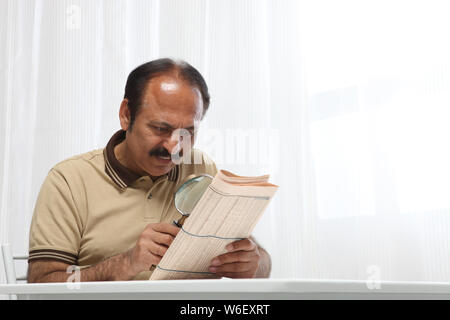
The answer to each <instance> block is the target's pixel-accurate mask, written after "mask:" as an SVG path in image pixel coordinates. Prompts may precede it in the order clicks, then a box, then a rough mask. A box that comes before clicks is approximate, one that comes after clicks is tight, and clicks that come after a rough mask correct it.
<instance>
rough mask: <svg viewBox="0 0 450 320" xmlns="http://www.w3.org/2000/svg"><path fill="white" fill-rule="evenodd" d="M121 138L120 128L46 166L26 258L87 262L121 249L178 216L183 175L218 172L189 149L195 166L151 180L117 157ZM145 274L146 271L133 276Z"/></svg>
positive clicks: (183, 166)
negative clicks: (97, 145)
mask: <svg viewBox="0 0 450 320" xmlns="http://www.w3.org/2000/svg"><path fill="white" fill-rule="evenodd" d="M123 139H125V131H122V130H120V131H118V132H117V133H115V134H114V135H113V136H112V138H111V139H110V141H109V142H108V144H107V146H106V148H103V149H99V150H94V151H91V152H88V153H84V154H81V155H78V156H74V157H72V158H70V159H67V160H64V161H62V162H60V163H58V164H57V165H56V166H54V167H53V168H52V169H51V170H50V172H49V173H48V176H47V178H46V179H45V181H44V183H43V185H42V187H41V190H40V193H39V196H38V199H37V202H36V206H35V210H34V214H33V219H32V222H31V228H30V241H29V259H28V260H29V261H34V260H38V259H51V260H57V261H61V262H65V263H68V264H74V265H79V266H90V265H94V264H96V263H98V262H100V261H102V260H105V259H107V258H109V257H111V256H114V255H116V254H119V253H122V252H125V251H127V250H129V249H130V248H132V247H133V246H134V245H135V243H136V241H137V240H138V238H139V236H140V234H141V233H142V231H143V230H144V228H145V227H146V226H147V224H149V223H156V222H169V223H171V222H172V221H173V220H175V219H178V218H179V217H180V215H179V213H178V211H176V209H175V206H174V201H173V199H174V198H173V197H174V193H175V191H176V189H177V188H178V187H179V186H180V185H181V184H182V183H183V182H184V181H185V180H186V178H187V177H188V176H190V175H191V174H194V175H199V174H204V173H206V174H209V175H211V176H215V174H216V173H217V168H216V165H215V164H214V162H213V161H212V160H211V159H210V158H209V157H208V156H207V155H206V154H204V153H202V152H201V151H199V150H197V149H193V150H192V159H194V157H195V159H201V163H200V164H194V163H193V162H191V163H193V164H184V163H181V164H179V165H176V166H175V167H174V168H173V169H172V170H171V171H170V172H169V173H168V174H166V175H164V176H161V177H158V179H156V181H152V179H151V178H150V177H149V176H139V175H137V174H136V173H134V172H132V171H130V170H128V169H127V168H126V167H124V166H122V165H121V164H120V163H119V161H118V160H117V159H116V157H115V155H114V146H116V145H117V144H118V143H120V142H121V141H123ZM197 162H198V161H197ZM149 277H150V271H149V272H142V273H140V274H139V275H138V276H137V277H136V278H135V279H148V278H149Z"/></svg>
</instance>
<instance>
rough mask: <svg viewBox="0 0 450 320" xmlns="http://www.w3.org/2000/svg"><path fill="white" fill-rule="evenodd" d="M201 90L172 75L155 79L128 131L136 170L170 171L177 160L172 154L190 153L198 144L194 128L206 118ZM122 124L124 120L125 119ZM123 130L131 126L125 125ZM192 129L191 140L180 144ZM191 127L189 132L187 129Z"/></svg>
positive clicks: (155, 172) (141, 171) (151, 173)
mask: <svg viewBox="0 0 450 320" xmlns="http://www.w3.org/2000/svg"><path fill="white" fill-rule="evenodd" d="M202 112H203V101H202V97H201V93H200V91H199V90H198V89H197V88H193V87H192V86H191V85H189V84H188V83H186V82H185V81H184V80H182V79H179V78H176V77H175V76H172V75H161V76H159V77H156V78H153V79H152V80H151V81H150V82H149V83H148V84H147V87H146V90H145V93H144V94H143V99H142V102H141V108H140V109H139V111H138V113H137V115H136V118H135V121H134V123H133V126H132V128H131V130H128V131H127V136H126V143H127V149H128V152H129V153H130V154H128V155H127V158H128V159H129V160H130V163H131V164H132V166H133V167H134V169H135V170H138V173H141V174H145V173H146V174H150V175H151V176H153V177H157V176H161V175H164V174H166V173H168V172H169V171H170V170H171V169H172V168H173V167H174V166H175V163H173V162H172V160H171V154H175V153H179V152H180V147H181V150H182V152H183V153H186V152H188V151H189V150H185V149H186V147H187V148H192V146H193V144H194V128H196V126H197V125H198V123H199V121H200V120H201V118H202ZM121 123H122V121H121ZM122 129H124V130H127V129H129V127H127V126H125V128H124V125H122ZM177 129H184V130H182V131H181V132H182V133H183V132H184V133H187V132H190V134H191V135H192V136H191V139H190V141H189V142H188V143H187V144H185V143H186V142H187V141H186V139H184V142H183V143H182V144H180V138H179V135H177V134H173V132H174V131H175V133H177V132H180V130H177ZM185 130H187V131H185Z"/></svg>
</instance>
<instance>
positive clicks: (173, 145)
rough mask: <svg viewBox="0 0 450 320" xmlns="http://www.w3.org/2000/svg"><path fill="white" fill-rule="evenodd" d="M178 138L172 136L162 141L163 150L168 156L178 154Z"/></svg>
mask: <svg viewBox="0 0 450 320" xmlns="http://www.w3.org/2000/svg"><path fill="white" fill-rule="evenodd" d="M180 142H181V141H180V137H179V136H177V135H174V134H172V135H171V136H170V137H169V138H167V139H166V140H165V141H164V144H163V146H164V148H166V150H167V151H169V153H170V154H177V153H179V152H180V149H181V145H180Z"/></svg>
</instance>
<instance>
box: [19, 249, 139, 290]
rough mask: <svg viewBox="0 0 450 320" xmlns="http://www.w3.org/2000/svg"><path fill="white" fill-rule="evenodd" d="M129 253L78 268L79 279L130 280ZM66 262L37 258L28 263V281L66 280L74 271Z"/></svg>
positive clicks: (132, 275)
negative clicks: (84, 267) (81, 268)
mask: <svg viewBox="0 0 450 320" xmlns="http://www.w3.org/2000/svg"><path fill="white" fill-rule="evenodd" d="M129 261H130V259H129V253H128V252H126V253H122V254H118V255H116V256H114V257H111V258H109V259H106V260H104V261H102V262H99V263H97V264H96V265H93V266H91V267H88V268H86V269H83V270H79V272H80V278H79V281H110V280H131V279H133V277H134V276H135V274H133V272H132V271H131V268H129V266H130V262H129ZM74 272H78V271H74V268H70V265H69V264H67V263H63V262H59V261H52V260H37V261H32V262H30V263H29V266H28V282H30V283H32V282H66V281H67V279H68V278H69V277H70V276H71V275H72V274H73V273H74Z"/></svg>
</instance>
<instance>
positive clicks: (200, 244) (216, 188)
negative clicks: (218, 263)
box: [150, 170, 278, 280]
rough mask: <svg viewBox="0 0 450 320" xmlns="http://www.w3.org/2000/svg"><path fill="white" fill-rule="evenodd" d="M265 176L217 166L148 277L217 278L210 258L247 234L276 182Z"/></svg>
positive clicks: (275, 187)
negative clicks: (210, 269)
mask: <svg viewBox="0 0 450 320" xmlns="http://www.w3.org/2000/svg"><path fill="white" fill-rule="evenodd" d="M268 179H269V176H268V175H264V176H259V177H242V176H237V175H235V174H232V173H231V172H228V171H225V170H220V171H219V172H218V173H217V175H216V176H215V177H214V179H213V180H212V182H211V184H210V185H209V186H208V188H207V189H206V191H205V192H204V193H203V195H202V196H201V198H200V200H199V201H198V202H197V204H196V205H195V207H194V209H193V211H192V213H191V214H190V216H189V218H188V219H187V220H186V222H185V223H184V225H183V226H182V228H181V230H180V232H179V233H178V235H177V236H176V237H175V239H174V241H173V242H172V244H171V246H170V247H169V249H168V250H167V251H166V253H165V255H164V257H163V258H162V259H161V261H160V263H159V265H158V266H157V267H156V269H155V270H154V272H153V273H152V275H151V277H150V280H165V279H201V278H217V275H216V274H214V273H211V272H209V271H208V267H209V265H210V262H211V260H212V259H213V258H214V257H216V256H218V255H221V254H223V253H226V250H225V246H226V245H227V244H228V243H231V242H234V241H237V240H240V239H245V238H248V237H250V235H251V232H252V231H253V229H254V227H255V226H256V223H257V222H258V220H259V218H260V217H261V215H262V213H263V212H264V210H265V209H266V207H267V206H268V204H269V202H270V200H271V199H272V197H273V196H274V194H275V192H276V190H277V189H278V186H276V185H274V184H271V183H269V182H268Z"/></svg>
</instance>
